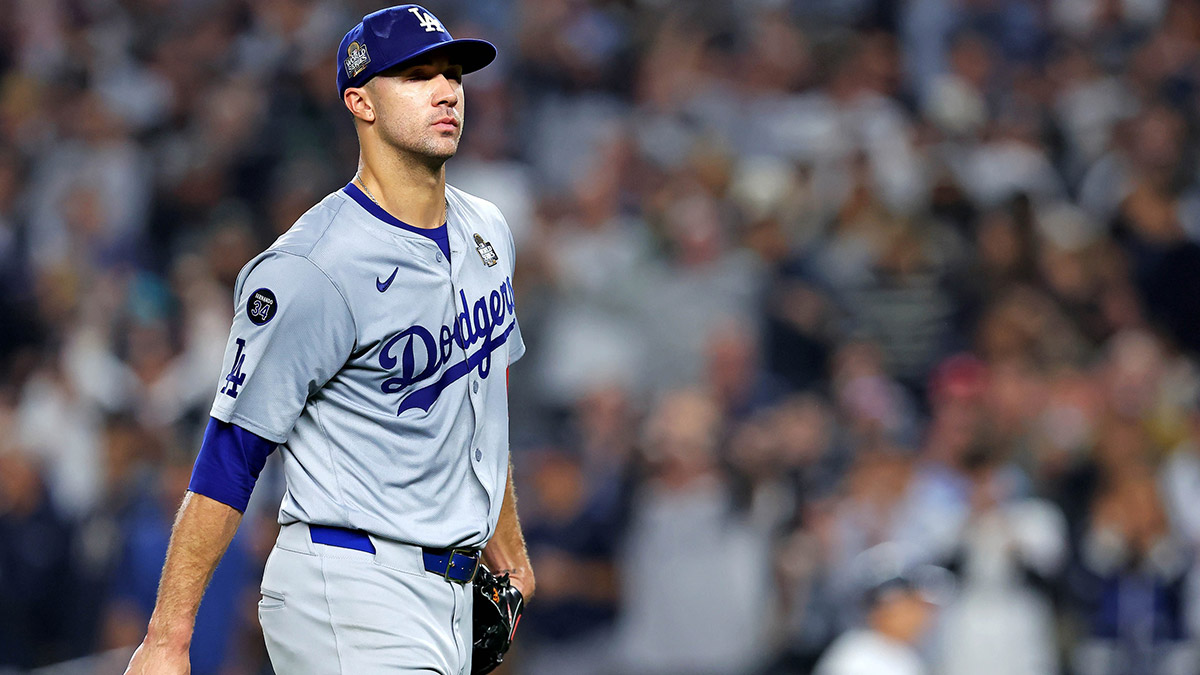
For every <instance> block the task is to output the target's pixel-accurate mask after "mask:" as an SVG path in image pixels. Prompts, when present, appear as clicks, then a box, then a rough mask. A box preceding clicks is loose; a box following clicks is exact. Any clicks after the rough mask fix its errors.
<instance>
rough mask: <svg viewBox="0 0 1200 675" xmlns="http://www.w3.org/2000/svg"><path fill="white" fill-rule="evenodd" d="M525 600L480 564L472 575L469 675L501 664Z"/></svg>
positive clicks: (505, 580) (505, 577) (504, 577)
mask: <svg viewBox="0 0 1200 675" xmlns="http://www.w3.org/2000/svg"><path fill="white" fill-rule="evenodd" d="M524 608H525V598H524V597H523V596H522V595H521V591H519V590H517V588H516V587H515V586H513V584H512V582H511V581H510V580H509V576H508V574H502V575H500V576H499V577H497V576H496V575H494V574H492V572H491V570H489V569H488V568H487V567H485V566H483V565H480V566H479V571H478V572H477V573H476V574H475V607H474V617H473V621H472V625H473V626H474V635H475V639H474V642H473V645H472V651H471V675H482V674H483V673H490V672H492V671H493V670H495V669H496V667H497V666H499V665H500V664H501V663H503V662H504V654H505V653H506V652H507V651H508V648H509V647H510V646H511V645H512V641H513V637H515V636H516V633H517V624H519V623H520V622H521V611H522V610H523V609H524Z"/></svg>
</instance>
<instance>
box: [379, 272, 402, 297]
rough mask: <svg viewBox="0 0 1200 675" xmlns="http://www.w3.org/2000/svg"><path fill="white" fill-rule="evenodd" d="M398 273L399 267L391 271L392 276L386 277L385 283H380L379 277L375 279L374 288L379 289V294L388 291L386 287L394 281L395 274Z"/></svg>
mask: <svg viewBox="0 0 1200 675" xmlns="http://www.w3.org/2000/svg"><path fill="white" fill-rule="evenodd" d="M399 271H400V268H399V267H397V268H396V269H394V270H392V276H390V277H388V278H387V281H380V280H379V277H375V288H377V289H379V292H380V293H382V292H384V291H386V290H387V289H388V286H391V285H392V282H393V281H395V280H396V272H399Z"/></svg>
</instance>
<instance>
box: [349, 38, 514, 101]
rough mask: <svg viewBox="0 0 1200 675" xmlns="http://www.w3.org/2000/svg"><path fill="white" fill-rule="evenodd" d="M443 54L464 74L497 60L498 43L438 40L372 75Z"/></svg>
mask: <svg viewBox="0 0 1200 675" xmlns="http://www.w3.org/2000/svg"><path fill="white" fill-rule="evenodd" d="M436 54H441V55H444V56H445V57H446V59H447V60H449V61H450V63H451V64H452V65H457V66H462V69H463V74H464V75H466V74H467V73H473V72H475V71H477V70H480V69H482V68H484V67H485V66H487V65H488V64H489V63H491V62H492V61H495V60H496V45H493V44H492V43H490V42H488V41H487V40H477V39H475V38H458V39H454V40H447V41H446V42H436V43H434V44H431V45H429V46H428V47H424V48H422V49H419V50H417V51H415V52H413V53H412V54H408V55H406V56H405V57H404V58H403V59H400V60H398V61H396V62H395V63H388V64H386V65H384V66H382V67H381V68H380V69H379V70H378V71H377V72H376V73H374V74H373V75H371V77H374V76H375V75H378V74H380V73H383V72H384V71H388V70H392V69H394V68H402V67H404V66H406V65H408V64H411V63H414V62H417V61H420V60H421V59H422V57H425V56H431V55H436ZM371 77H368V78H366V79H364V80H363V81H362V82H359V83H355V82H354V81H353V80H351V81H350V82H347V83H346V86H345V87H344V88H343V89H342V91H343V92H344V91H345V90H346V89H349V88H350V87H361V86H363V85H364V84H366V83H367V82H368V81H370V79H371Z"/></svg>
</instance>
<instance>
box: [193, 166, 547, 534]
mask: <svg viewBox="0 0 1200 675" xmlns="http://www.w3.org/2000/svg"><path fill="white" fill-rule="evenodd" d="M446 199H447V215H446V225H447V235H448V238H449V248H450V252H451V257H450V260H446V259H445V256H444V255H443V254H442V252H441V249H440V248H439V247H438V245H437V244H436V243H435V242H433V241H432V240H431V239H429V238H428V237H425V236H422V235H421V234H418V233H415V232H410V231H407V230H405V229H402V228H400V227H396V226H394V225H392V224H389V223H387V222H384V220H382V219H381V217H385V216H386V214H383V213H382V212H380V213H378V214H375V213H372V212H371V211H369V210H368V209H369V208H371V207H372V206H373V205H370V204H367V205H365V206H364V205H363V204H360V203H359V202H357V201H355V199H353V198H351V197H350V196H349V195H348V194H347V193H346V192H345V191H344V190H339V191H338V192H335V193H333V194H331V195H329V196H328V197H326V198H325V199H324V200H322V201H321V202H320V203H318V204H317V205H316V206H314V207H313V208H312V209H310V210H309V211H308V212H307V213H305V214H304V215H303V216H302V217H301V218H300V219H299V220H298V221H297V222H296V224H295V225H293V226H292V228H291V229H290V230H288V231H287V233H285V234H284V235H283V236H282V237H280V238H279V239H278V240H277V241H276V242H275V243H274V244H273V245H272V246H271V247H270V248H269V249H267V250H266V251H265V252H263V253H262V254H261V255H259V256H257V257H256V258H254V259H253V260H251V261H250V262H249V263H248V264H247V265H246V266H245V267H244V268H243V269H242V271H241V274H240V275H239V276H238V280H237V285H236V289H235V301H236V304H235V309H236V315H235V317H234V321H233V328H232V330H231V332H230V335H229V344H228V346H227V348H226V351H225V362H224V373H225V376H224V379H222V380H221V383H220V389H219V391H218V392H217V395H216V400H215V402H214V403H213V407H212V416H213V417H215V418H217V419H219V420H222V421H224V422H231V423H233V424H237V425H239V426H241V427H243V428H245V429H247V430H249V431H251V432H254V433H255V434H258V435H259V436H262V437H263V438H266V439H268V440H270V441H274V442H276V443H279V444H280V450H281V452H282V455H283V467H284V473H285V476H286V481H287V491H286V493H285V495H284V498H283V502H282V504H281V506H280V515H279V520H280V523H283V524H288V523H293V522H305V523H309V524H317V525H335V526H341V527H348V528H354V529H360V530H365V531H367V532H370V533H372V534H375V535H378V536H381V537H387V538H390V539H394V540H397V541H402V542H408V543H411V544H417V545H422V546H430V547H451V546H475V547H481V546H483V545H484V544H486V543H487V541H488V539H490V538H491V535H492V533H493V531H494V529H495V527H496V521H497V519H498V518H499V513H500V506H501V503H502V502H503V499H504V487H505V481H506V477H507V470H508V402H507V382H506V376H505V375H506V369H507V368H508V366H509V365H510V364H512V363H513V362H515V361H516V360H517V359H519V358H520V357H521V355H522V354H523V353H524V351H525V344H524V342H523V341H522V339H521V331H520V329H519V328H518V326H517V317H516V314H515V313H514V308H515V307H514V298H513V287H512V273H513V265H514V250H513V249H514V247H513V240H512V235H511V233H510V232H509V229H508V225H507V224H506V223H505V221H504V217H503V216H502V215H501V214H500V211H499V210H498V209H497V208H496V207H495V206H494V205H492V204H491V203H490V202H487V201H485V200H483V199H480V198H478V197H474V196H472V195H469V194H466V193H464V192H462V191H460V190H457V189H455V188H453V187H450V186H447V189H446Z"/></svg>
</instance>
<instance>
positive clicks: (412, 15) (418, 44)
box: [337, 5, 496, 95]
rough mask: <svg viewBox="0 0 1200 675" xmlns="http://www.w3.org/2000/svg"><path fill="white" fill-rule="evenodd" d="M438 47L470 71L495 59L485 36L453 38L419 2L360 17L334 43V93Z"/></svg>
mask: <svg viewBox="0 0 1200 675" xmlns="http://www.w3.org/2000/svg"><path fill="white" fill-rule="evenodd" d="M434 50H437V51H438V52H439V53H441V54H444V55H445V56H446V58H448V59H450V62H451V63H453V64H455V65H459V66H462V69H463V73H471V72H474V71H476V70H479V69H480V68H483V67H484V66H486V65H487V64H489V63H491V62H492V61H493V60H494V59H495V58H496V46H495V45H493V44H492V43H490V42H488V41H487V40H473V39H470V38H463V39H459V40H455V39H454V38H452V37H450V32H449V31H447V30H446V27H445V26H443V25H442V22H441V21H438V19H437V17H435V16H434V15H433V14H431V13H430V12H429V11H428V10H427V9H425V8H424V7H421V6H420V5H396V6H395V7H388V8H387V9H381V10H379V11H377V12H371V13H370V14H368V15H366V16H364V17H363V19H362V21H360V22H359V24H358V25H357V26H355V27H354V28H351V29H350V32H349V33H346V36H345V37H343V38H342V43H341V44H340V45H339V46H338V59H337V86H338V94H340V95H341V94H345V93H346V89H347V88H348V87H361V86H363V85H364V84H366V83H367V80H369V79H371V78H372V77H375V76H376V75H378V74H379V73H381V72H383V71H385V70H387V69H388V68H392V67H393V66H397V65H399V64H401V63H404V62H405V61H409V60H411V59H414V58H416V57H418V56H421V55H424V54H428V53H429V52H432V51H434Z"/></svg>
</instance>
